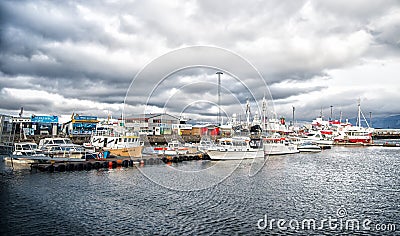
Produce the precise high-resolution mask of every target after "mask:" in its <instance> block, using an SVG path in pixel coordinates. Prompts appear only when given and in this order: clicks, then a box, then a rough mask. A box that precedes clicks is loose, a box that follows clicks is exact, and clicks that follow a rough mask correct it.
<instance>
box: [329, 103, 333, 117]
mask: <svg viewBox="0 0 400 236" xmlns="http://www.w3.org/2000/svg"><path fill="white" fill-rule="evenodd" d="M332 108H333V106H332V105H331V117H330V118H329V120H333V116H332V114H333V110H332Z"/></svg>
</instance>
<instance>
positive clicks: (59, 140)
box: [53, 139, 64, 144]
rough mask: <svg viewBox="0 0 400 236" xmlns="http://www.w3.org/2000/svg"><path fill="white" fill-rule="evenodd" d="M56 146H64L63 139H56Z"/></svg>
mask: <svg viewBox="0 0 400 236" xmlns="http://www.w3.org/2000/svg"><path fill="white" fill-rule="evenodd" d="M53 142H54V144H64V141H63V140H62V139H56V140H53Z"/></svg>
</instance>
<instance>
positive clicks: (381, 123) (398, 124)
mask: <svg viewBox="0 0 400 236" xmlns="http://www.w3.org/2000/svg"><path fill="white" fill-rule="evenodd" d="M372 126H373V127H374V128H381V129H400V115H393V116H388V117H376V118H374V117H372Z"/></svg>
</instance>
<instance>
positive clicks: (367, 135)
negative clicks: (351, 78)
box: [334, 101, 374, 143]
mask: <svg viewBox="0 0 400 236" xmlns="http://www.w3.org/2000/svg"><path fill="white" fill-rule="evenodd" d="M361 116H362V117H363V118H364V121H365V123H366V124H367V127H362V126H361ZM337 131H338V135H337V136H336V137H335V138H334V141H335V142H336V143H372V142H373V140H372V133H373V131H374V129H373V128H370V127H369V124H368V122H367V120H366V119H365V116H364V114H363V113H362V111H361V106H360V101H359V102H358V117H357V122H356V126H352V125H351V124H350V123H348V122H346V123H340V124H338V128H337Z"/></svg>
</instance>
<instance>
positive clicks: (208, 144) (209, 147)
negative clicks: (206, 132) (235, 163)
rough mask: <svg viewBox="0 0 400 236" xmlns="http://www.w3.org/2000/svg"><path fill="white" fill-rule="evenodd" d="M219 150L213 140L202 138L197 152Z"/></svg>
mask: <svg viewBox="0 0 400 236" xmlns="http://www.w3.org/2000/svg"><path fill="white" fill-rule="evenodd" d="M217 148H218V147H217V145H216V144H215V143H214V142H213V141H212V140H211V138H209V137H206V136H205V137H202V138H201V140H200V143H199V145H198V146H197V150H198V151H200V152H207V151H216V150H217Z"/></svg>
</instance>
